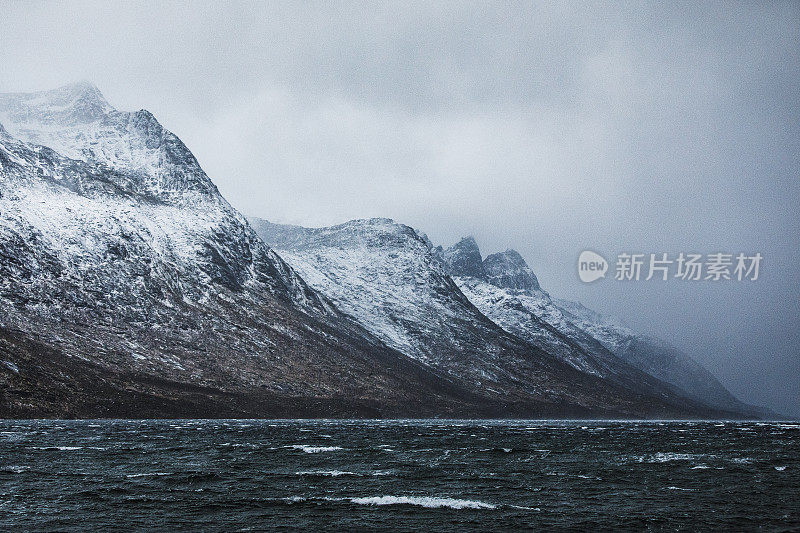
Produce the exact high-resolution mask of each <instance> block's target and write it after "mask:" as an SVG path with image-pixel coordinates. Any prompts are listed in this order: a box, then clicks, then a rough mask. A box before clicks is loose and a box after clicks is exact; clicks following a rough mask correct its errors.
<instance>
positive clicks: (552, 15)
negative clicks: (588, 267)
mask: <svg viewBox="0 0 800 533" xmlns="http://www.w3.org/2000/svg"><path fill="white" fill-rule="evenodd" d="M0 8H2V10H3V14H4V15H3V18H4V24H3V31H2V32H0V93H6V92H19V91H26V92H27V91H38V90H44V89H52V88H54V87H59V86H62V85H64V84H65V83H69V82H76V81H79V80H91V81H92V82H93V83H94V84H96V85H97V87H98V88H99V89H100V90H101V91H102V94H103V95H104V96H105V98H106V99H107V100H108V102H109V104H110V105H112V106H113V107H114V108H116V109H120V110H129V111H133V112H135V111H137V110H139V109H142V108H145V109H147V110H149V111H150V112H152V113H153V114H154V115H155V116H157V117H158V120H159V122H161V123H162V124H163V125H164V127H166V128H167V129H168V130H170V131H172V132H174V133H175V134H176V135H177V136H178V137H180V139H181V140H182V141H183V142H185V143H186V145H187V146H188V147H189V148H190V149H191V151H192V153H193V154H194V156H196V157H197V160H198V162H199V164H200V165H201V166H202V168H203V170H205V171H206V172H207V173H208V175H210V176H212V177H213V180H214V184H215V185H216V186H217V187H218V188H219V192H220V193H221V194H222V195H223V196H224V197H225V198H226V199H227V200H228V201H229V202H230V203H231V205H232V206H233V207H234V208H236V209H238V210H239V211H241V212H243V213H245V214H248V215H252V216H258V217H262V218H265V219H268V220H270V221H274V222H282V223H293V224H301V225H304V226H330V225H333V224H338V223H342V222H344V221H347V220H350V219H363V218H369V217H391V218H393V219H395V220H397V221H399V222H403V223H405V224H408V225H410V226H413V227H414V228H418V229H419V230H421V231H424V232H426V233H427V235H428V236H429V237H430V239H431V240H432V241H433V242H436V243H445V244H447V243H455V242H457V241H458V240H459V239H460V238H461V237H462V236H464V235H470V234H471V235H474V236H475V238H476V239H477V241H478V242H480V244H481V249H482V250H483V251H484V252H485V254H491V253H495V252H500V251H503V250H506V249H508V248H513V249H515V250H517V251H519V253H520V254H521V256H522V257H523V258H524V259H525V261H527V263H528V264H529V265H530V267H531V269H532V270H533V271H534V272H535V273H536V276H537V278H538V282H540V283H541V285H542V286H543V287H546V288H547V290H548V291H550V292H552V293H553V294H557V295H558V296H559V297H562V298H566V299H569V300H576V301H580V302H581V303H583V304H585V305H586V306H587V307H590V308H591V309H594V310H597V311H600V312H602V313H606V314H610V315H613V316H615V317H617V318H618V319H619V320H621V321H622V322H623V323H624V324H625V325H627V326H630V327H631V328H633V329H635V330H636V331H639V332H642V333H643V334H649V335H653V336H657V337H660V338H663V339H666V340H667V341H669V342H670V343H671V344H673V345H675V346H676V347H677V348H679V349H681V350H682V351H684V352H686V353H688V354H689V355H691V356H692V357H694V358H696V359H697V360H698V361H699V362H700V363H702V364H703V365H704V366H705V367H707V368H708V369H709V370H711V371H712V372H713V373H714V374H715V375H716V376H717V377H718V378H719V379H720V381H721V382H722V383H723V384H724V385H725V386H726V387H727V388H728V389H729V390H730V391H731V392H732V393H734V394H735V395H736V396H737V397H738V398H740V399H741V400H743V401H745V402H748V403H756V404H763V405H767V406H769V407H771V408H773V409H775V410H776V411H778V412H781V413H786V414H793V415H800V408H798V406H800V333H799V332H800V309H799V307H800V306H798V302H800V288H798V279H800V267H799V266H798V263H797V255H798V254H797V250H798V246H799V245H800V237H799V235H800V219H798V216H797V208H796V206H797V204H798V200H800V182H798V179H797V178H798V168H800V89H798V86H797V83H796V80H797V79H800V37H798V36H800V6H798V4H796V3H774V4H765V5H755V4H754V5H744V4H730V3H704V4H702V5H683V6H680V10H679V9H676V8H675V7H670V9H669V10H667V8H663V10H662V8H661V7H659V6H658V5H655V4H638V5H637V4H634V5H627V6H621V5H617V4H614V3H609V4H605V5H603V4H595V5H593V6H592V7H586V6H583V5H578V4H557V5H529V4H527V3H520V4H511V3H508V4H507V3H502V4H501V3H497V4H469V3H463V2H458V3H456V2H453V3H435V5H428V4H424V3H406V4H397V3H392V4H388V3H387V4H384V5H382V6H375V5H374V4H352V5H350V6H347V7H342V6H335V5H328V4H307V5H303V6H292V5H288V4H287V5H285V6H270V7H267V6H264V5H260V4H255V3H254V4H252V5H250V6H249V9H242V10H240V12H239V13H229V12H227V11H226V10H225V8H224V6H216V5H214V4H211V3H199V2H198V3H190V4H185V5H179V4H171V5H166V6H164V5H160V4H157V3H152V4H147V3H138V4H123V5H114V6H106V5H104V4H103V3H101V2H96V3H94V2H91V3H86V4H85V5H79V6H76V5H75V4H27V3H10V2H9V3H5V2H3V3H2V5H0ZM67 11H69V12H70V13H74V12H75V11H80V12H81V13H82V17H80V19H79V18H78V17H74V16H71V17H68V16H65V13H66V12H67ZM669 11H671V12H669ZM2 122H3V120H2V117H0V123H2ZM585 249H591V250H595V251H597V252H599V253H601V254H603V255H604V256H605V257H606V258H607V259H609V260H612V261H613V259H614V258H615V257H616V255H617V253H620V252H641V253H662V252H668V253H671V254H677V253H679V252H696V253H703V254H706V253H714V252H727V253H738V252H746V253H756V252H760V253H761V254H762V255H763V256H764V262H763V264H762V268H761V275H760V278H759V279H758V280H757V281H755V282H745V281H742V282H739V281H726V282H698V283H691V282H686V281H680V280H674V279H673V280H669V281H666V282H661V281H650V282H645V281H639V282H618V281H614V280H612V279H606V280H601V281H598V282H596V283H593V284H582V283H581V282H580V281H579V280H578V278H577V275H576V267H575V262H576V259H577V257H578V254H579V253H580V252H581V251H582V250H585Z"/></svg>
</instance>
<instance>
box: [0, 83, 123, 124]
mask: <svg viewBox="0 0 800 533" xmlns="http://www.w3.org/2000/svg"><path fill="white" fill-rule="evenodd" d="M0 111H2V112H3V113H4V114H6V115H7V116H8V117H9V118H10V120H11V122H14V123H28V122H38V123H42V124H86V123H90V122H95V121H97V120H100V119H102V118H104V117H105V116H106V115H108V114H109V113H111V112H112V111H115V109H114V108H113V107H111V105H110V104H109V103H108V102H107V101H106V99H105V97H104V96H103V93H101V92H100V89H98V88H97V86H95V85H94V84H93V83H91V82H88V81H80V82H78V83H72V84H69V85H63V86H61V87H58V88H56V89H51V90H49V91H39V92H33V93H7V94H0Z"/></svg>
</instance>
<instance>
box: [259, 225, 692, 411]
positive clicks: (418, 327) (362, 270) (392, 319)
mask: <svg viewBox="0 0 800 533" xmlns="http://www.w3.org/2000/svg"><path fill="white" fill-rule="evenodd" d="M250 222H251V224H252V225H253V227H254V228H255V229H256V231H257V232H258V233H259V235H260V236H261V237H262V238H263V239H264V240H265V241H266V242H267V243H269V244H270V245H271V246H273V247H274V248H275V249H276V250H277V252H278V253H279V254H280V255H281V256H282V257H283V258H285V259H286V261H287V262H288V263H289V264H290V265H292V267H293V268H295V269H296V270H297V271H298V272H299V273H300V275H301V276H302V277H303V278H304V279H305V280H307V281H308V283H309V284H310V285H311V286H312V287H313V288H314V289H315V290H317V291H319V292H320V293H322V294H324V295H325V296H326V297H327V298H329V299H330V300H331V301H332V302H333V303H334V304H335V305H336V306H337V308H339V309H341V310H342V311H343V312H345V313H347V314H349V315H351V316H352V317H354V318H355V319H356V320H357V321H358V322H359V323H361V324H362V325H363V326H364V327H365V328H366V329H368V330H369V331H370V332H371V333H373V334H374V335H376V336H377V337H379V338H380V339H381V340H383V341H384V342H386V343H387V344H388V345H390V346H392V347H393V348H396V349H397V350H398V351H401V352H403V353H405V354H407V355H409V356H410V357H412V358H414V359H416V360H417V361H419V362H421V363H423V364H424V365H426V366H427V367H429V368H431V369H432V370H434V371H435V372H438V373H444V374H446V375H448V376H451V377H453V379H455V380H457V381H458V382H460V383H466V384H467V386H468V387H470V388H472V389H474V390H482V391H484V393H485V394H487V395H489V396H490V397H495V398H503V399H507V400H509V401H523V399H524V398H537V399H540V400H545V401H553V402H563V403H565V404H573V405H574V404H578V405H585V406H588V405H595V406H596V407H600V408H602V409H608V410H617V409H623V408H624V409H638V408H639V407H642V406H644V405H645V404H649V405H650V406H651V407H648V408H652V406H653V405H655V404H658V403H662V402H663V405H673V406H675V405H678V404H681V403H682V402H684V400H682V399H680V398H678V397H677V396H676V395H675V394H673V393H672V392H671V390H670V389H669V388H668V387H665V386H664V384H662V383H660V382H658V381H657V380H654V379H652V378H649V377H648V376H646V375H644V374H643V373H640V372H634V374H635V380H634V379H633V378H632V377H631V376H627V375H625V372H620V375H619V376H613V379H610V378H611V377H612V375H611V372H609V373H607V374H603V373H601V372H600V371H599V370H598V369H603V368H604V367H603V365H602V364H601V363H598V362H597V361H594V360H593V359H592V358H591V357H590V356H588V355H587V354H585V353H583V352H582V349H581V348H580V347H579V346H577V345H575V344H574V343H571V342H569V341H568V340H566V339H564V337H563V335H561V334H560V333H559V332H558V331H556V330H555V329H554V328H552V327H551V326H549V325H547V324H545V323H544V322H542V321H541V320H539V319H538V318H536V317H535V316H533V315H532V314H531V313H529V312H527V311H523V312H525V313H527V315H526V316H527V319H528V320H529V322H530V324H529V325H528V326H527V327H528V329H531V330H532V329H534V328H539V336H538V337H536V338H533V337H531V340H530V341H528V340H525V339H522V338H520V337H519V336H517V335H515V334H513V333H512V332H509V331H508V330H505V329H504V328H502V327H500V326H498V324H496V323H495V322H493V321H492V320H490V319H489V318H488V317H487V316H486V315H485V314H483V313H481V312H480V310H479V309H478V308H476V306H475V305H473V303H472V302H470V301H469V299H468V298H467V297H466V296H465V295H464V293H463V292H462V291H461V290H460V289H459V288H458V286H457V285H456V283H454V282H453V280H452V278H451V277H450V276H449V275H448V273H447V269H448V264H450V265H452V264H456V265H458V266H459V268H463V269H465V270H467V271H469V272H476V273H481V275H484V276H485V275H486V273H485V271H484V269H483V265H482V260H481V259H480V251H479V250H478V248H477V245H476V244H475V242H474V240H472V239H466V240H464V241H462V242H461V243H459V245H458V247H457V249H455V250H449V251H448V252H446V253H442V252H441V251H440V250H437V249H434V248H433V247H432V246H431V244H430V241H429V240H428V239H427V237H425V236H424V235H423V234H421V233H419V232H418V231H416V230H414V229H413V228H410V227H408V226H404V225H402V224H397V223H395V222H393V221H391V220H388V219H371V220H354V221H351V222H347V223H345V224H341V225H338V226H333V227H328V228H302V227H298V226H285V225H279V224H271V223H269V222H267V221H264V220H260V219H255V218H251V219H250ZM448 262H449V263H448ZM512 264H517V266H519V265H518V262H517V263H514V262H512ZM494 272H495V274H497V275H498V276H500V277H508V279H510V280H512V281H513V282H515V283H521V284H528V285H529V284H530V283H531V279H530V277H527V278H525V279H522V277H521V276H522V275H528V273H527V272H524V271H522V270H521V269H518V271H516V272H510V273H506V274H507V275H506V274H503V273H501V272H500V271H499V270H498V269H495V270H494ZM531 274H532V273H531ZM534 279H535V278H534ZM534 324H535V325H534ZM601 348H602V347H601ZM578 352H580V353H581V355H580V356H578V355H575V354H576V353H578ZM609 357H612V358H613V356H611V355H610V354H609ZM576 358H580V360H579V364H572V362H573V359H576ZM588 360H591V364H592V365H593V366H590V365H588V364H582V363H585V361H588ZM614 360H615V361H618V360H617V359H616V358H614ZM621 366H623V367H625V368H626V369H627V370H633V369H632V368H630V367H628V366H627V365H621ZM632 380H633V381H635V384H633V386H632V382H631V381H632ZM637 403H639V407H634V406H635V405H636V404H637ZM623 406H624V407H623ZM695 407H696V406H695ZM689 409H690V410H691V408H689Z"/></svg>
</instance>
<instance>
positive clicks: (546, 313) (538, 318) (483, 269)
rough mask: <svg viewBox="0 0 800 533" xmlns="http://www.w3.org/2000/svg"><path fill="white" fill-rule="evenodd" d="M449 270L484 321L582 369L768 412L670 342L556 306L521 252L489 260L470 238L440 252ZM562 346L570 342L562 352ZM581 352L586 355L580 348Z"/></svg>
mask: <svg viewBox="0 0 800 533" xmlns="http://www.w3.org/2000/svg"><path fill="white" fill-rule="evenodd" d="M439 254H440V256H441V257H442V259H443V261H444V263H445V264H446V266H447V271H448V273H450V274H451V275H452V276H453V280H454V281H455V282H456V284H457V285H458V286H459V288H460V289H461V291H462V292H463V293H464V294H465V295H466V296H467V297H468V298H469V300H470V301H471V302H472V303H473V304H475V306H476V307H477V308H478V309H480V310H481V312H482V313H483V314H485V315H486V316H487V317H489V318H491V319H492V320H493V321H494V322H496V323H497V324H499V325H500V326H502V327H503V328H504V329H505V330H506V331H509V332H511V333H514V334H515V335H517V336H519V337H521V338H523V339H526V340H529V341H531V342H533V343H536V344H539V345H550V346H553V348H551V349H550V351H551V352H553V353H557V354H559V355H560V356H561V357H562V358H563V359H564V360H565V361H567V362H568V363H569V364H571V365H572V366H574V367H575V368H579V369H582V370H584V371H586V372H591V373H596V374H598V375H601V376H604V377H615V376H619V375H625V376H627V379H628V380H629V381H630V380H635V379H636V377H635V375H632V374H631V372H630V368H629V366H633V367H635V368H636V369H638V370H640V371H642V372H644V373H647V374H649V375H650V376H653V377H655V378H657V379H659V380H661V381H663V382H665V383H668V384H671V385H673V386H675V387H676V388H677V389H678V390H679V391H680V392H681V393H682V394H685V395H686V396H688V397H690V398H692V399H695V400H697V401H700V402H704V403H707V404H709V405H711V406H713V407H716V408H719V409H724V410H728V411H731V412H734V413H740V414H746V415H751V416H761V415H763V414H764V413H763V411H762V410H759V409H758V408H753V407H752V406H748V405H745V404H743V403H742V402H740V401H738V400H737V399H736V398H735V397H734V396H733V395H732V394H731V393H730V392H728V391H727V390H726V389H725V387H724V386H723V385H722V384H721V383H720V382H719V381H718V380H717V379H716V378H715V377H714V376H713V375H712V374H711V373H710V372H709V371H708V370H706V369H705V368H703V367H702V366H701V365H700V364H699V363H697V362H696V361H695V360H694V359H692V358H691V357H689V356H688V355H686V354H684V353H682V352H680V351H679V350H677V349H676V348H674V347H672V346H670V345H669V344H668V343H666V342H664V341H662V340H659V339H655V338H652V337H647V336H644V335H638V334H636V333H635V332H633V331H631V330H629V329H627V328H625V327H623V326H620V325H618V324H616V323H614V322H613V321H612V320H610V319H608V318H606V317H603V316H602V315H600V314H599V313H596V312H593V311H591V310H589V309H587V308H586V307H584V306H582V305H581V304H578V303H575V302H569V301H565V300H554V299H553V298H551V297H550V295H549V294H548V293H547V292H546V291H544V290H543V289H542V288H541V287H540V285H539V281H538V280H537V278H536V275H535V274H534V273H533V271H532V270H531V269H530V267H529V266H528V265H527V263H526V262H525V260H524V259H523V258H522V256H520V254H519V253H518V252H516V251H515V250H506V251H505V252H499V253H495V254H491V255H489V256H487V257H486V258H485V259H483V258H482V257H481V252H480V250H479V248H478V245H477V243H476V242H475V240H474V239H473V238H472V237H465V238H463V239H461V240H460V241H459V242H458V243H456V244H455V245H453V246H452V247H450V248H448V249H441V248H439ZM559 339H566V341H567V342H566V343H563V347H562V348H561V349H559ZM574 345H577V346H579V347H580V349H574Z"/></svg>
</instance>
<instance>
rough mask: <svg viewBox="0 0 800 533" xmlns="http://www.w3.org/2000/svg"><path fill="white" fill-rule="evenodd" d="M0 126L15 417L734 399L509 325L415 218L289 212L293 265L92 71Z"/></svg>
mask: <svg viewBox="0 0 800 533" xmlns="http://www.w3.org/2000/svg"><path fill="white" fill-rule="evenodd" d="M0 124H2V126H0V417H36V416H58V417H72V416H77V417H104V416H123V417H170V416H191V417H202V416H254V417H260V416H289V417H293V416H535V417H543V416H625V417H638V416H708V415H710V414H716V413H717V412H716V411H709V410H708V409H706V408H705V407H703V406H702V405H700V404H698V403H697V402H693V401H691V400H688V399H685V398H683V397H681V396H678V395H676V394H674V393H673V392H672V391H671V390H670V389H669V388H667V387H662V386H655V387H654V388H645V389H644V390H642V389H636V388H631V387H630V386H628V384H626V383H625V382H624V380H620V379H617V378H616V377H615V375H614V374H615V373H614V372H613V371H612V372H610V373H606V372H607V371H608V370H609V369H608V368H606V366H604V365H605V363H603V361H602V360H601V359H597V358H595V359H594V363H596V366H594V367H586V368H583V367H581V364H577V365H576V364H574V362H570V363H569V364H568V363H565V360H566V359H565V357H564V356H563V354H558V353H551V351H549V349H547V346H546V345H545V344H544V343H542V344H539V345H536V344H533V343H531V342H529V341H526V340H523V339H521V338H520V337H518V336H517V335H515V334H512V333H509V332H508V331H506V330H504V329H503V328H501V327H500V326H498V325H497V324H495V323H494V322H493V321H491V320H489V319H488V318H487V317H486V316H485V315H484V314H482V313H481V312H480V311H478V309H477V308H476V307H475V306H474V305H473V304H472V303H471V302H470V301H469V299H467V297H466V296H464V294H463V293H462V292H461V291H460V290H459V289H458V287H457V286H456V285H455V283H454V282H453V281H452V279H451V278H450V277H449V276H448V275H447V272H446V270H445V266H444V263H442V261H441V260H440V259H439V258H438V256H437V254H436V252H435V251H434V250H433V248H432V247H431V245H430V242H429V241H428V240H427V239H426V238H425V237H424V236H422V235H420V234H418V233H417V232H415V231H414V230H412V229H410V228H407V227H404V226H399V225H396V224H393V223H390V222H388V221H385V220H378V221H371V222H369V223H366V225H365V223H357V224H351V225H344V226H341V227H337V228H330V229H327V230H297V229H294V228H290V229H286V230H285V231H284V239H285V242H283V245H284V249H285V250H286V251H287V257H288V258H290V259H291V261H292V262H293V263H296V266H297V270H296V269H294V268H292V267H291V266H289V265H288V264H287V263H286V262H284V260H283V259H282V258H281V257H280V256H279V255H278V254H276V253H275V251H273V250H272V249H271V248H270V247H269V246H267V245H266V244H265V243H264V241H263V240H262V239H261V238H260V237H259V236H258V235H257V234H256V233H255V232H254V230H253V229H252V227H251V226H250V225H249V223H248V222H247V221H246V220H245V219H244V217H242V216H241V215H240V214H239V213H238V212H237V211H236V210H235V209H233V208H232V207H231V206H230V205H229V204H228V203H227V202H226V201H225V199H224V198H222V196H221V195H220V194H219V192H218V190H217V188H216V187H215V186H214V184H213V183H212V182H211V180H210V179H209V177H208V176H207V175H206V174H205V172H204V171H203V170H202V168H201V167H200V165H199V164H198V162H197V160H196V159H195V158H194V156H193V155H192V154H191V152H190V151H189V149H188V148H187V147H186V146H185V145H184V144H183V143H182V142H181V141H180V139H178V138H177V137H176V136H175V135H173V134H172V133H170V132H169V131H167V130H166V129H164V128H163V127H162V126H161V125H160V124H159V123H158V121H157V120H156V119H155V118H154V117H153V115H152V114H150V113H149V112H147V111H144V110H141V111H136V112H123V111H118V110H116V109H114V108H113V107H112V106H111V105H109V104H108V102H106V100H105V99H104V98H103V96H102V94H101V93H100V92H99V91H98V90H97V89H96V88H95V87H94V86H92V85H91V84H86V83H82V84H77V85H71V86H67V87H62V88H60V89H56V90H53V91H46V92H40V93H26V94H5V95H0ZM259 230H260V231H261V232H262V233H263V232H264V229H263V227H260V228H259ZM281 231H283V230H278V232H277V233H276V234H279V233H280V232H281ZM287 243H292V244H291V247H289V246H288V244H287ZM289 248H291V250H293V252H292V253H293V254H294V255H292V254H291V253H289V252H290V250H289ZM298 271H299V273H298ZM304 278H305V279H304ZM500 278H502V279H505V278H503V277H502V275H501V276H500ZM500 278H498V279H500ZM512 278H513V276H512ZM307 282H308V283H307ZM518 282H519V280H516V278H514V279H512V280H511V281H509V283H518ZM553 332H554V333H553V334H556V333H558V331H557V330H555V329H553ZM590 359H591V358H585V357H580V358H578V361H579V362H581V363H582V362H588V361H590ZM587 364H588V363H587ZM612 370H613V369H612Z"/></svg>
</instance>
